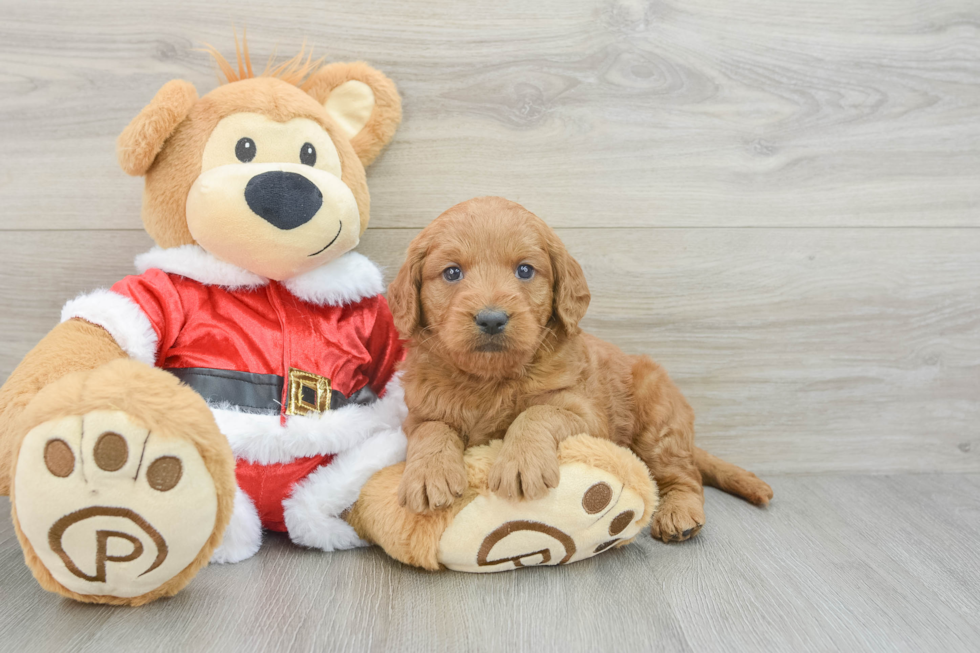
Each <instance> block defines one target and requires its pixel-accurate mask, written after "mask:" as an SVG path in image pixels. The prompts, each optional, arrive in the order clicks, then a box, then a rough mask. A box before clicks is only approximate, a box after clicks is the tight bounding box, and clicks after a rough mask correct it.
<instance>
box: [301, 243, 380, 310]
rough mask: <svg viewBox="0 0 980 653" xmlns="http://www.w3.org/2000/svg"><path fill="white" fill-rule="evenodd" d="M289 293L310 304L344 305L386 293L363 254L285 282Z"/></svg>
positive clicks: (377, 270) (354, 255) (332, 262)
mask: <svg viewBox="0 0 980 653" xmlns="http://www.w3.org/2000/svg"><path fill="white" fill-rule="evenodd" d="M284 285H285V286H286V288H287V289H289V292H291V293H292V294H294V295H296V296H297V297H299V298H300V299H302V300H303V301H306V302H310V303H311V304H317V305H321V306H322V305H328V306H343V305H345V304H353V303H355V302H359V301H361V300H362V299H364V298H365V297H374V296H375V295H380V294H382V293H384V291H385V284H384V277H383V276H382V274H381V270H380V269H378V266H377V265H375V264H374V263H372V262H371V260H370V259H368V258H367V257H366V256H364V255H363V254H358V253H357V252H349V253H347V254H344V255H343V256H341V257H339V258H337V259H336V260H334V261H331V262H330V263H327V264H326V265H324V266H321V267H318V268H316V269H314V270H310V271H309V272H307V273H306V274H301V275H299V276H298V277H293V278H292V279H287V280H286V281H285V282H284Z"/></svg>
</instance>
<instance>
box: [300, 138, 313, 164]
mask: <svg viewBox="0 0 980 653" xmlns="http://www.w3.org/2000/svg"><path fill="white" fill-rule="evenodd" d="M299 162H300V163H302V164H303V165H305V166H315V165H316V148H315V147H313V145H312V144H310V143H303V147H301V148H299Z"/></svg>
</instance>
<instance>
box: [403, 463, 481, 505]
mask: <svg viewBox="0 0 980 653" xmlns="http://www.w3.org/2000/svg"><path fill="white" fill-rule="evenodd" d="M465 489H466V467H465V466H464V465H463V460H462V457H460V460H458V461H456V460H449V459H441V460H429V461H425V462H421V461H412V462H409V463H407V464H406V465H405V473H404V474H403V475H402V482H401V484H400V485H399V486H398V503H400V504H401V505H403V506H405V507H406V508H408V509H409V510H411V511H412V512H425V511H426V510H441V509H443V508H448V507H449V506H451V505H452V504H453V501H454V500H455V499H457V498H458V497H461V496H463V490H465Z"/></svg>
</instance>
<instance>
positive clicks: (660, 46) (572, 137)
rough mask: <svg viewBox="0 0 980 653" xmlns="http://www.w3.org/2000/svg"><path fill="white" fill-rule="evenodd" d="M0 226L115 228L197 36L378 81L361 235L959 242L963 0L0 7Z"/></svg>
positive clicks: (135, 192)
mask: <svg viewBox="0 0 980 653" xmlns="http://www.w3.org/2000/svg"><path fill="white" fill-rule="evenodd" d="M0 14H2V15H3V22H2V24H0V69H2V70H3V74H2V75H0V142H2V143H3V148H4V149H3V156H2V157H0V206H3V207H4V210H3V212H2V213H0V229H25V228H27V229H69V228H70V229H79V228H137V227H139V221H138V213H139V202H140V200H139V198H140V184H139V182H138V181H136V180H130V179H127V178H126V177H125V176H124V175H123V174H121V173H120V172H119V170H118V168H117V166H116V164H115V160H114V139H115V137H116V136H117V135H118V133H119V132H120V131H121V130H122V128H123V127H124V126H125V125H126V124H127V122H128V121H129V120H130V119H131V118H132V117H133V116H135V115H136V113H137V112H138V111H139V110H140V108H142V106H143V105H145V104H146V103H147V102H148V101H149V100H150V98H151V97H152V96H153V94H154V93H155V92H156V90H157V89H158V88H159V87H160V86H161V85H162V84H163V83H164V82H166V81H167V80H169V79H172V78H175V77H183V78H186V79H188V80H190V81H192V82H193V83H194V84H196V85H197V87H198V88H199V90H200V91H201V92H206V91H207V90H209V89H211V88H213V86H214V84H215V72H214V67H213V65H212V63H211V62H210V60H209V58H208V57H207V55H205V54H204V53H202V52H200V51H197V50H195V48H199V47H200V46H201V44H202V43H205V42H207V43H211V44H213V45H215V46H217V47H219V48H220V49H221V50H222V51H224V52H228V53H231V52H233V41H232V38H231V25H230V23H231V21H236V22H237V23H238V24H239V25H242V24H244V25H247V26H249V27H251V32H250V34H251V37H252V39H251V43H252V53H253V56H254V58H255V59H256V62H257V63H259V64H261V63H262V62H263V61H264V60H265V58H266V57H267V56H268V55H269V54H270V53H272V52H273V49H274V47H275V46H278V47H279V53H280V54H281V55H283V56H285V55H289V54H292V53H293V52H294V51H295V50H296V49H298V48H299V45H300V43H301V42H302V40H303V39H304V38H306V39H308V40H309V43H311V44H313V45H315V47H316V51H317V53H318V54H323V55H326V56H327V57H328V58H329V59H331V60H349V59H367V60H369V61H370V62H372V63H374V64H375V65H377V66H378V67H380V68H381V69H383V70H385V71H386V72H388V73H389V74H390V75H391V77H392V78H393V79H395V80H396V81H397V83H398V85H399V88H400V89H401V91H402V93H403V95H404V98H405V121H404V124H403V127H402V128H401V130H400V131H399V132H398V134H397V136H396V138H395V142H394V143H393V145H392V146H391V148H390V149H389V150H388V152H387V154H386V155H385V156H384V157H383V158H382V160H381V161H379V163H378V164H377V165H376V166H375V167H374V170H373V173H372V179H371V188H372V193H373V197H374V212H373V214H374V221H375V222H374V223H375V225H376V226H379V227H396V226H399V227H406V226H407V227H421V226H424V225H425V224H426V223H427V222H428V221H429V220H430V219H431V218H432V217H433V216H434V215H436V214H438V213H439V212H441V211H442V210H444V209H445V208H447V207H448V206H450V205H452V204H454V203H456V202H458V201H460V200H463V199H467V198H469V197H472V196H475V195H486V194H501V195H505V196H508V197H510V198H512V199H514V200H517V201H519V202H522V203H525V202H526V203H529V204H533V205H534V206H535V207H536V208H537V209H538V210H539V211H540V212H541V213H542V214H544V215H548V216H549V217H550V219H551V220H552V222H553V223H554V224H555V225H559V226H566V227H577V226H587V225H615V226H633V227H643V226H650V225H667V226H735V225H743V226H744V225H767V226H773V225H780V226H857V225H875V226H895V225H905V226H954V225H955V226H964V225H969V226H978V225H980V211H978V210H977V207H978V206H980V184H978V183H977V180H978V179H980V129H978V127H977V125H978V124H980V38H978V28H977V25H978V24H980V6H978V5H977V4H976V3H974V2H970V1H969V0H937V1H934V2H927V3H923V2H921V1H920V0H876V1H874V2H870V1H865V2H845V1H843V0H793V1H789V2H788V1H786V0H752V1H746V2H721V1H719V0H683V1H680V0H664V1H659V0H658V1H649V2H647V1H644V0H575V1H568V0H549V1H548V2H535V3H526V2H523V1H522V0H504V1H501V2H493V3H466V2H455V1H453V0H433V1H428V2H425V3H421V4H420V3H417V2H405V1H404V0H365V1H363V2H357V3H351V2H349V1H346V0H345V1H343V2H341V1H339V0H333V1H329V2H322V1H319V0H318V1H315V2H314V1H313V0H290V1H289V2H288V3H284V4H280V5H277V6H276V8H275V10H270V6H269V4H268V2H267V1H265V0H244V1H243V0H234V1H232V0H212V1H211V2H207V3H199V2H189V1H178V2H165V3H164V2H157V1H156V0H111V1H108V0H102V1H100V2H98V3H77V2H75V3H73V2H67V1H66V0H54V1H52V0H32V1H31V2H18V1H17V0H3V2H0Z"/></svg>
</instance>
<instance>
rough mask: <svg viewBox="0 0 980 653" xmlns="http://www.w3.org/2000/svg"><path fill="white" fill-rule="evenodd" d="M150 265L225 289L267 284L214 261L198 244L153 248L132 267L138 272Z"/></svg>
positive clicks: (254, 276) (230, 266) (249, 274)
mask: <svg viewBox="0 0 980 653" xmlns="http://www.w3.org/2000/svg"><path fill="white" fill-rule="evenodd" d="M151 268H156V269H158V270H162V271H164V272H166V273H167V274H179V275H180V276H182V277H187V278H188V279H193V280H194V281H199V282H201V283H203V284H205V285H209V286H221V287H223V288H227V289H229V290H235V289H237V288H258V287H259V286H264V285H265V284H267V283H269V280H268V279H266V278H264V277H260V276H259V275H257V274H252V273H251V272H249V271H248V270H243V269H242V268H240V267H238V266H235V265H232V264H231V263H225V262H224V261H221V260H218V259H217V258H215V257H214V256H212V255H211V254H209V253H208V252H207V251H205V250H204V248H202V247H201V246H199V245H181V246H180V247H170V248H167V249H164V248H162V247H154V248H153V249H151V250H150V251H148V252H144V253H143V254H140V255H139V256H137V257H136V269H137V270H138V271H139V273H140V274H143V273H144V272H146V271H147V270H149V269H151Z"/></svg>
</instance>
